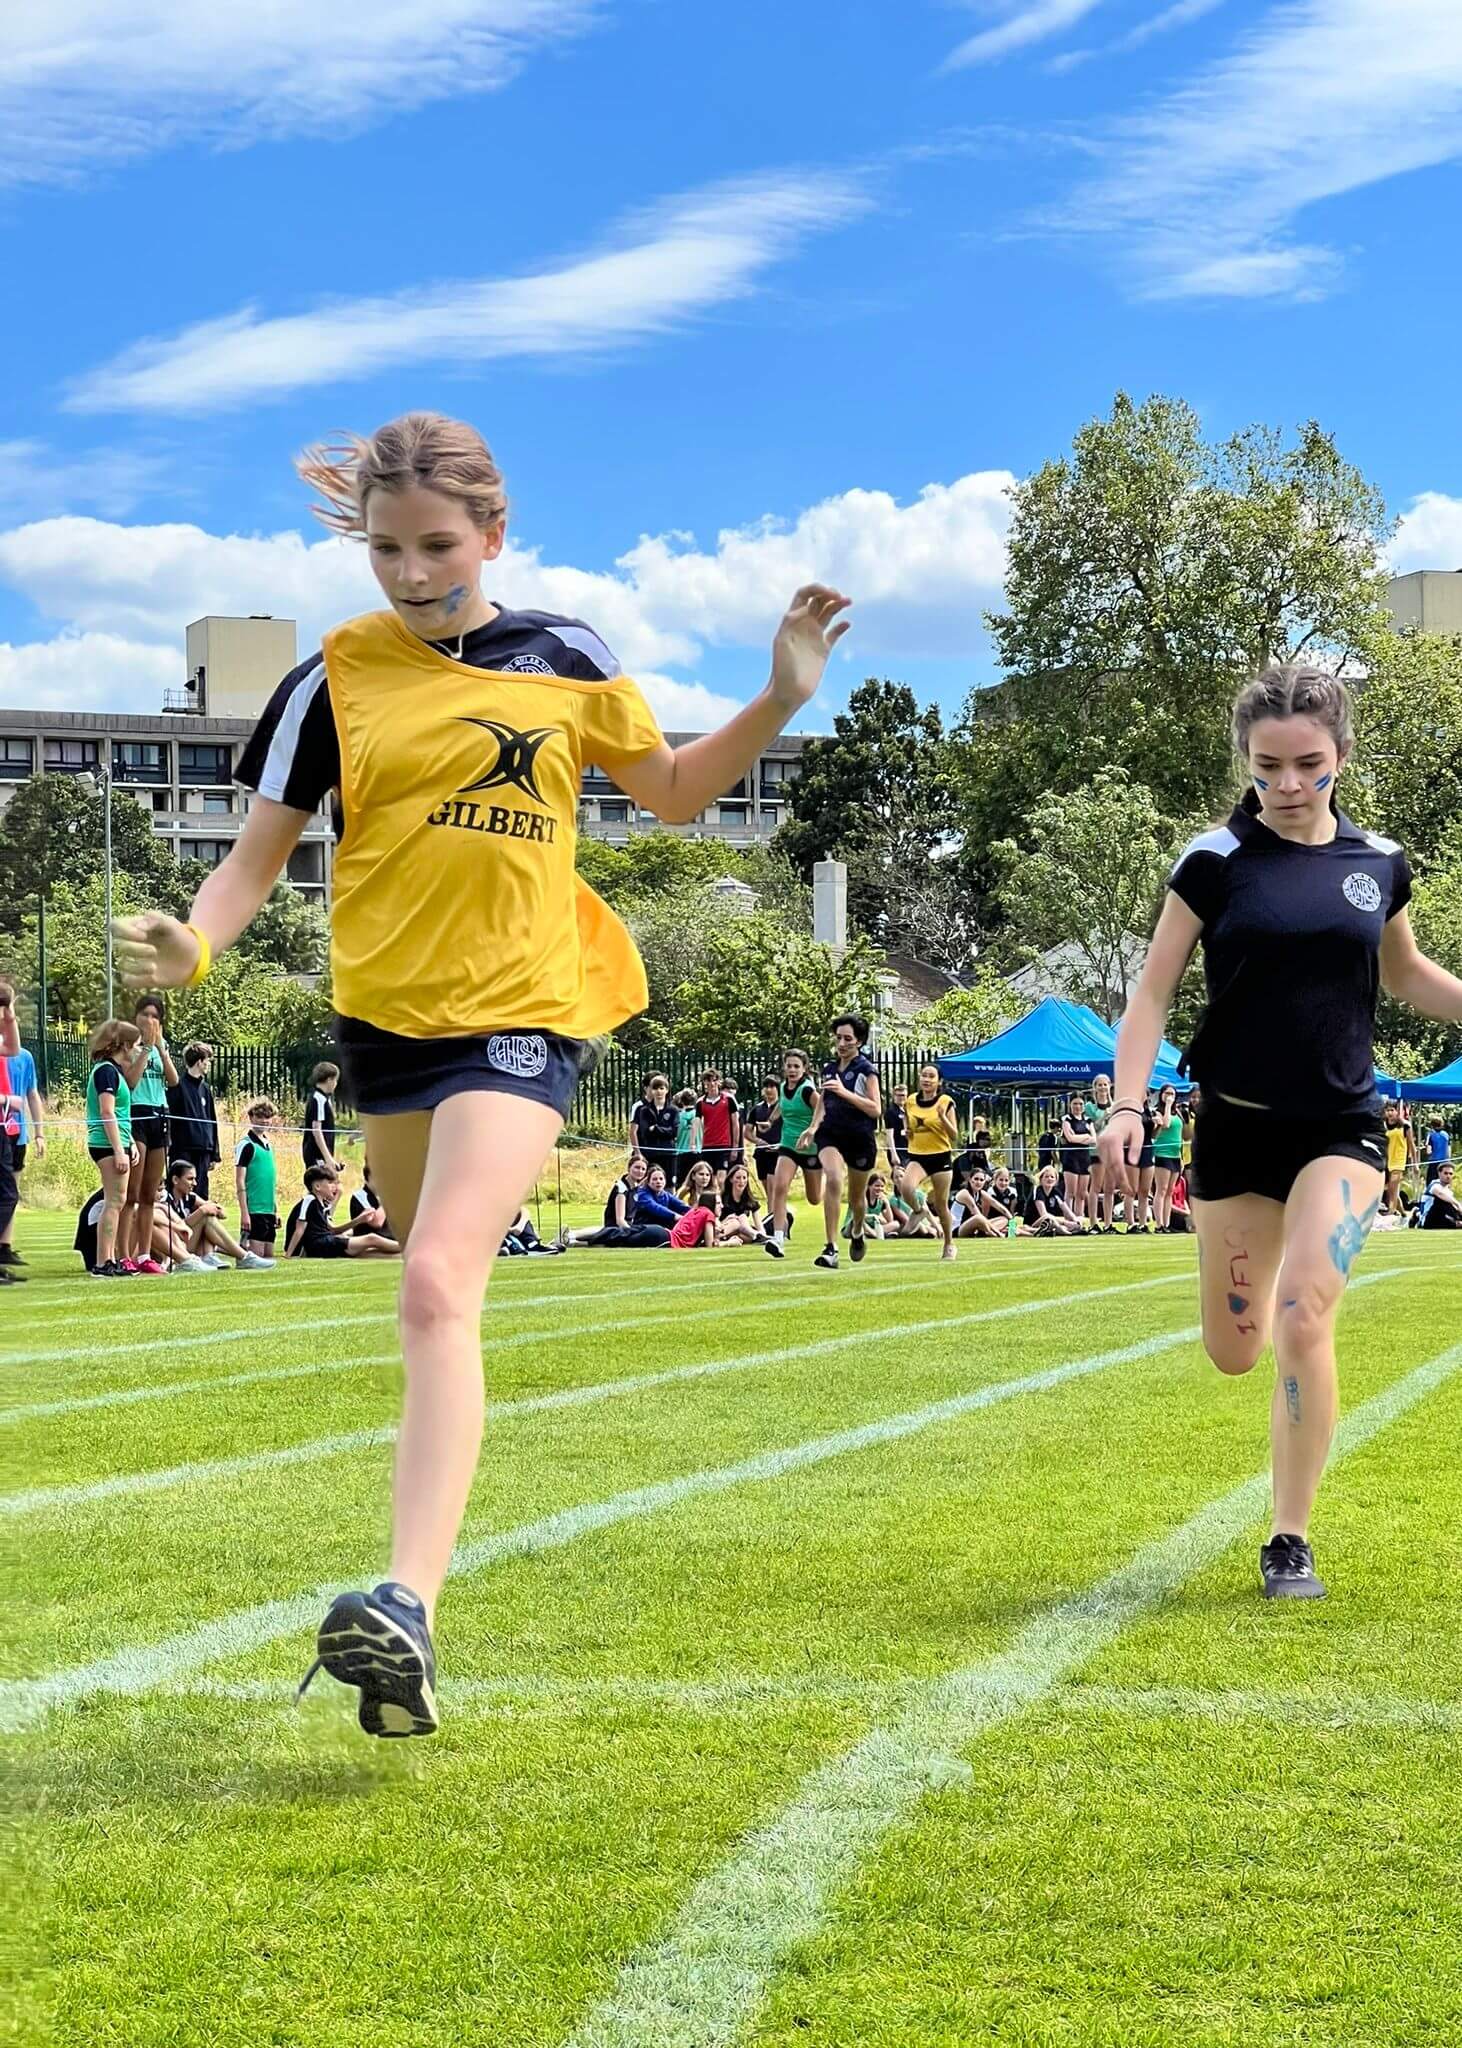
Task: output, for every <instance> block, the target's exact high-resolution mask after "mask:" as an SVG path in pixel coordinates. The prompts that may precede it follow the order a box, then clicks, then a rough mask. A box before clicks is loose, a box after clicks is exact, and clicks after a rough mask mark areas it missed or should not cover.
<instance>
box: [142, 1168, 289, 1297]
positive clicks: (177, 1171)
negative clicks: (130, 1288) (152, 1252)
mask: <svg viewBox="0 0 1462 2048" xmlns="http://www.w3.org/2000/svg"><path fill="white" fill-rule="evenodd" d="M153 1214H154V1217H155V1219H156V1224H155V1227H154V1230H153V1240H154V1242H156V1239H157V1231H158V1229H161V1230H162V1231H163V1232H164V1234H165V1238H166V1242H167V1245H168V1249H169V1256H170V1257H171V1258H172V1261H173V1263H174V1265H175V1266H176V1267H177V1268H178V1271H179V1272H181V1273H202V1272H205V1271H207V1270H209V1269H210V1268H211V1269H212V1270H213V1271H215V1272H217V1271H219V1270H221V1268H222V1266H223V1259H220V1258H219V1256H218V1254H219V1253H220V1252H222V1253H223V1254H224V1257H225V1258H230V1259H232V1260H233V1262H234V1264H235V1265H236V1266H237V1267H238V1268H239V1271H240V1272H242V1273H257V1272H262V1271H264V1270H265V1268H266V1267H269V1266H272V1265H273V1264H274V1261H273V1259H264V1258H261V1257H260V1256H259V1254H258V1253H257V1252H246V1251H245V1250H244V1248H243V1246H242V1245H241V1244H240V1243H239V1242H238V1240H237V1239H236V1238H234V1237H231V1236H230V1235H229V1233H228V1231H227V1230H225V1229H224V1226H223V1210H222V1209H221V1208H220V1207H219V1205H218V1203H217V1202H205V1201H204V1199H203V1197H202V1196H201V1195H200V1194H199V1193H198V1169H197V1167H196V1166H195V1165H194V1164H193V1162H192V1160H191V1159H175V1160H174V1161H173V1162H172V1164H171V1166H169V1168H168V1177H167V1185H166V1186H165V1188H164V1189H163V1194H162V1199H161V1201H160V1202H159V1203H158V1204H157V1207H156V1209H155V1210H154V1211H153Z"/></svg>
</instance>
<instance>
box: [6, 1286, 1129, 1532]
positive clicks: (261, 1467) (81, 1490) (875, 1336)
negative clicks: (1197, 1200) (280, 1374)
mask: <svg viewBox="0 0 1462 2048" xmlns="http://www.w3.org/2000/svg"><path fill="white" fill-rule="evenodd" d="M923 1284H924V1283H923V1282H922V1281H913V1282H899V1283H895V1284H893V1285H891V1286H888V1287H885V1288H883V1289H882V1290H881V1291H880V1296H875V1297H874V1298H875V1299H877V1298H881V1295H887V1294H894V1293H901V1292H903V1291H904V1288H905V1286H910V1285H911V1286H914V1287H919V1288H922V1287H923ZM1163 1284H1164V1283H1163V1282H1162V1281H1153V1280H1138V1281H1132V1282H1128V1283H1126V1289H1136V1288H1140V1287H1154V1286H1161V1285H1163ZM1126 1289H1124V1287H1122V1286H1118V1287H1117V1288H1115V1289H1113V1288H1100V1289H1096V1290H1094V1292H1095V1293H1101V1294H1111V1293H1113V1292H1116V1293H1121V1292H1123V1291H1126ZM872 1293H873V1290H872V1289H869V1290H867V1291H866V1293H865V1294H863V1295H862V1296H861V1297H860V1298H864V1299H866V1298H867V1297H868V1295H871V1294H872ZM812 1298H813V1299H815V1298H816V1296H815V1295H814V1296H813V1297H812ZM1087 1298H1089V1297H1087V1296H1083V1295H1080V1294H1076V1295H1060V1296H1056V1297H1052V1296H1049V1295H1047V1296H1044V1297H1042V1298H1041V1299H1039V1300H1036V1301H1020V1302H1007V1303H1005V1304H1004V1305H1003V1306H1002V1307H1000V1308H984V1309H971V1310H969V1311H968V1312H967V1313H965V1314H964V1315H959V1316H938V1317H927V1318H924V1319H921V1320H920V1321H918V1322H913V1323H894V1324H875V1325H873V1326H871V1327H865V1328H860V1329H858V1330H850V1331H845V1332H843V1333H842V1334H841V1335H839V1336H836V1337H822V1338H814V1339H813V1340H812V1342H811V1343H807V1344H792V1345H780V1346H778V1347H777V1348H776V1349H775V1350H772V1351H759V1352H758V1351H750V1352H747V1351H741V1352H736V1353H734V1354H733V1355H732V1356H730V1357H728V1358H710V1359H702V1360H700V1361H699V1363H697V1364H695V1365H676V1366H667V1367H666V1368H664V1370H663V1371H660V1372H645V1373H635V1374H633V1375H631V1376H629V1377H627V1378H625V1379H618V1380H601V1381H596V1382H595V1383H594V1384H592V1385H589V1386H582V1387H560V1388H557V1389H555V1391H554V1392H553V1393H551V1394H529V1395H525V1396H523V1398H522V1399H520V1400H516V1401H495V1402H491V1403H489V1405H488V1411H487V1413H488V1420H489V1421H490V1422H502V1421H510V1420H511V1419H512V1418H513V1417H514V1416H518V1415H542V1414H545V1413H548V1412H551V1411H552V1410H554V1409H558V1408H583V1407H589V1406H592V1405H593V1404H594V1403H596V1402H599V1401H608V1400H613V1399H615V1398H616V1397H618V1396H622V1395H625V1394H639V1393H644V1392H647V1391H648V1390H649V1389H650V1388H653V1387H668V1386H674V1385H676V1384H677V1383H678V1382H684V1381H687V1380H699V1379H710V1378H712V1377H714V1376H716V1375H719V1374H725V1373H732V1372H748V1371H751V1370H753V1369H754V1368H756V1367H758V1366H764V1365H786V1364H795V1363H797V1362H798V1361H800V1360H802V1359H805V1358H815V1357H820V1356H822V1355H823V1354H824V1353H826V1352H829V1351H840V1350H845V1349H846V1348H847V1347H848V1346H850V1345H856V1344H864V1343H877V1342H879V1341H881V1340H883V1339H886V1338H889V1337H903V1336H913V1335H922V1334H923V1333H924V1332H926V1331H929V1330H937V1329H943V1328H947V1327H948V1326H949V1325H950V1324H952V1323H953V1324H965V1323H990V1322H1002V1321H1005V1320H1006V1319H1008V1318H1011V1317H1015V1316H1026V1315H1035V1314H1037V1313H1039V1312H1041V1311H1043V1310H1045V1309H1053V1308H1060V1307H1064V1306H1066V1305H1067V1304H1068V1303H1070V1302H1072V1301H1081V1300H1084V1299H1087ZM712 1313H714V1314H716V1315H718V1316H719V1315H721V1314H723V1313H724V1311H722V1310H721V1309H716V1310H714V1311H712ZM622 1320H623V1319H622V1318H618V1317H617V1318H615V1320H614V1321H612V1322H608V1323H602V1324H598V1325H589V1326H587V1328H581V1329H580V1330H576V1331H574V1332H572V1333H569V1334H572V1335H573V1336H575V1337H578V1336H580V1335H584V1334H587V1333H588V1330H590V1329H594V1328H598V1329H601V1330H617V1329H619V1328H620V1327H621V1324H622ZM695 1320H696V1318H695V1317H694V1316H677V1317H676V1318H675V1319H674V1321H675V1324H676V1326H677V1327H679V1325H680V1324H682V1323H687V1322H693V1321H695ZM642 1327H646V1328H653V1327H655V1326H654V1325H653V1324H646V1325H643V1326H642ZM554 1334H556V1333H554ZM530 1335H532V1336H541V1335H542V1333H541V1332H533V1333H520V1335H519V1337H518V1338H517V1339H509V1340H508V1341H509V1342H514V1341H516V1342H527V1341H528V1339H529V1336H530ZM391 1356H392V1354H387V1357H388V1359H389V1358H390V1357H391ZM284 1369H285V1370H290V1371H294V1370H297V1368H294V1367H289V1368H284ZM197 1384H199V1385H202V1386H204V1387H207V1388H212V1387H216V1386H220V1385H222V1384H224V1382H223V1381H220V1380H208V1381H202V1382H198V1383H197ZM84 1398H85V1397H79V1401H78V1403H76V1404H72V1405H73V1406H75V1405H80V1402H81V1401H83V1400H84ZM103 1398H104V1397H103V1396H100V1395H97V1396H94V1397H93V1400H94V1401H95V1402H100V1401H101V1400H102V1399H103ZM51 1412H53V1413H54V1412H55V1404H53V1405H52V1411H51ZM63 1412H70V1411H69V1410H66V1411H63ZM4 1419H5V1416H4V1414H3V1413H0V1421H4ZM395 1437H396V1431H395V1428H394V1427H381V1428H375V1429H359V1430H352V1431H349V1432H347V1433H345V1434H337V1435H334V1436H323V1437H318V1438H316V1439H315V1440H314V1441H313V1442H309V1443H300V1444H290V1445H286V1446H284V1447H282V1448H280V1449H276V1450H268V1451H248V1452H243V1453H241V1454H240V1455H239V1456H237V1457H233V1458H212V1459H200V1460H198V1461H196V1462H195V1463H192V1464H188V1465H173V1466H170V1467H167V1468H160V1469H158V1470H155V1471H151V1472H120V1473H109V1474H108V1475H107V1477H106V1478H104V1479H85V1480H76V1481H69V1482H66V1483H64V1484H60V1485H55V1486H34V1487H29V1488H27V1489H26V1490H25V1491H24V1492H22V1493H12V1494H7V1495H4V1496H0V1520H11V1519H13V1518H15V1517H17V1516H21V1515H29V1514H38V1513H43V1512H53V1513H54V1512H57V1511H65V1510H68V1509H74V1508H77V1507H83V1506H90V1505H92V1504H93V1503H96V1502H100V1501H104V1500H111V1499H115V1498H117V1497H118V1496H120V1495H124V1494H139V1493H159V1492H163V1491H165V1490H167V1489H168V1488H170V1487H174V1486H204V1485H209V1484H211V1483H212V1482H213V1481H214V1480H218V1479H234V1478H238V1477H239V1476H240V1475H242V1474H244V1473H247V1472H260V1471H265V1470H267V1469H268V1468H270V1467H271V1466H278V1465H299V1464H307V1463H309V1462H310V1461H312V1460H314V1459H318V1458H333V1457H338V1456H340V1455H342V1454H343V1453H345V1452H348V1451H356V1450H364V1449H367V1448H369V1447H372V1446H374V1445H378V1444H385V1443H393V1442H394V1441H395Z"/></svg>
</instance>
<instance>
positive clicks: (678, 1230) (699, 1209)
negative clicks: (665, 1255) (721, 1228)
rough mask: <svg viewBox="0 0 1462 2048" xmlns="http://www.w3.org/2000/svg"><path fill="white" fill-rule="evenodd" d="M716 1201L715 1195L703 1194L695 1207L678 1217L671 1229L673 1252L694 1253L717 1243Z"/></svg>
mask: <svg viewBox="0 0 1462 2048" xmlns="http://www.w3.org/2000/svg"><path fill="white" fill-rule="evenodd" d="M715 1200H716V1198H715V1196H714V1195H713V1194H709V1193H707V1194H703V1195H702V1196H701V1197H700V1199H699V1200H698V1201H697V1202H696V1203H695V1205H694V1207H692V1208H689V1209H687V1210H686V1212H685V1214H684V1215H683V1216H677V1217H676V1219H675V1221H674V1223H673V1224H672V1225H671V1227H670V1249H671V1251H673V1252H693V1251H698V1250H699V1249H700V1247H701V1246H702V1245H713V1244H714V1243H715V1242H716V1211H715V1206H714V1204H715Z"/></svg>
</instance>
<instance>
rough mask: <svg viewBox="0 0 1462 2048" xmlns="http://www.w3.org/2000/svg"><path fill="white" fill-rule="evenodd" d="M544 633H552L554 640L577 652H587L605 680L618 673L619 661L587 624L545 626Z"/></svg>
mask: <svg viewBox="0 0 1462 2048" xmlns="http://www.w3.org/2000/svg"><path fill="white" fill-rule="evenodd" d="M543 630H544V631H545V632H546V633H552V635H553V637H554V639H555V640H562V642H563V644H564V646H565V647H572V648H573V649H574V651H575V652H576V653H578V654H587V655H588V657H589V659H590V661H592V662H593V664H594V666H595V667H596V668H597V669H599V670H600V671H601V673H602V674H603V675H604V677H605V678H606V680H608V679H609V678H611V677H614V676H617V675H618V674H619V673H620V667H619V663H618V662H617V661H616V660H615V658H614V656H613V655H612V654H611V653H610V651H609V649H608V648H607V647H606V646H605V645H604V642H603V641H602V640H601V639H600V638H599V635H598V634H597V633H593V632H591V631H590V630H589V628H588V627H587V626H571V625H567V624H565V625H561V626H545V627H544V629H543Z"/></svg>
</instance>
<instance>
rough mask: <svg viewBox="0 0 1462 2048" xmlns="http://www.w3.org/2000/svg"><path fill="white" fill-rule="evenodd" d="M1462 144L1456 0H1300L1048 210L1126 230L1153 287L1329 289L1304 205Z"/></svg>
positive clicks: (1145, 119) (1170, 294) (1066, 223)
mask: <svg viewBox="0 0 1462 2048" xmlns="http://www.w3.org/2000/svg"><path fill="white" fill-rule="evenodd" d="M1458 156H1462V25H1459V17H1458V12H1457V0H1295V4H1291V5H1288V6H1284V7H1281V8H1278V9H1277V10H1276V11H1275V12H1273V13H1272V14H1271V15H1269V16H1268V17H1267V19H1265V20H1264V21H1263V22H1261V23H1260V24H1259V25H1258V26H1257V27H1255V28H1253V29H1250V30H1249V31H1248V32H1247V33H1246V34H1245V36H1244V37H1243V39H1242V41H1241V42H1240V44H1239V46H1238V47H1237V48H1236V49H1235V50H1234V51H1233V53H1232V54H1231V55H1229V56H1227V57H1226V58H1224V59H1222V60H1221V61H1219V62H1218V63H1216V64H1214V65H1212V66H1210V67H1209V68H1207V69H1206V70H1204V71H1203V72H1201V73H1200V74H1199V75H1198V76H1197V77H1196V78H1195V79H1194V80H1193V81H1192V82H1191V83H1190V84H1188V85H1186V86H1185V87H1183V88H1182V90H1181V91H1179V92H1177V93H1175V94H1174V95H1172V97H1170V98H1169V99H1168V100H1166V101H1165V102H1164V103H1162V104H1161V105H1159V106H1158V107H1157V108H1156V109H1155V110H1154V111H1153V112H1152V113H1150V114H1145V115H1143V116H1141V117H1140V118H1138V119H1136V120H1133V121H1130V122H1127V123H1125V124H1123V125H1122V126H1121V127H1120V128H1119V130H1118V132H1117V138H1116V143H1115V147H1114V154H1113V161H1112V167H1111V168H1110V169H1109V170H1108V171H1107V172H1106V173H1105V174H1104V175H1102V176H1099V177H1098V178H1097V179H1095V180H1094V181H1093V182H1092V183H1091V184H1090V185H1088V186H1086V187H1085V188H1084V189H1083V190H1081V191H1079V192H1078V193H1077V194H1076V195H1075V197H1074V199H1073V200H1072V202H1071V203H1070V204H1069V205H1068V206H1067V207H1066V208H1064V209H1063V210H1062V211H1061V213H1060V215H1059V216H1057V217H1055V218H1054V219H1053V220H1052V222H1051V223H1050V224H1052V225H1056V226H1059V227H1062V228H1066V229H1076V230H1081V231H1086V232H1094V233H1100V234H1103V235H1108V236H1112V237H1114V238H1120V241H1121V243H1122V245H1123V248H1124V252H1125V254H1126V256H1127V258H1128V260H1129V261H1130V263H1131V266H1132V269H1133V273H1134V276H1135V278H1136V282H1137V287H1138V290H1139V292H1140V293H1141V294H1142V295H1143V296H1146V297H1150V298H1185V297H1202V296H1217V297H1236V298H1237V297H1244V298H1258V297H1286V298H1296V297H1301V298H1302V297H1317V296H1320V295H1321V294H1323V293H1324V292H1326V291H1328V290H1330V289H1331V288H1332V287H1333V286H1334V284H1335V282H1336V280H1337V278H1338V276H1339V273H1340V269H1341V257H1340V255H1339V253H1338V252H1337V251H1336V250H1335V249H1333V248H1331V247H1329V246H1328V245H1327V244H1325V243H1324V242H1321V241H1318V240H1305V241H1301V240H1299V239H1298V238H1296V237H1295V236H1294V235H1293V234H1292V232H1291V224H1292V223H1293V222H1294V221H1295V220H1296V218H1297V217H1298V216H1299V215H1301V214H1302V213H1304V212H1305V211H1306V210H1307V209H1308V208H1311V207H1314V206H1316V205H1318V204H1320V203H1321V202H1323V201H1325V200H1327V199H1333V198H1336V197H1338V196H1339V195H1341V194H1343V193H1346V192H1351V191H1354V190H1356V189H1358V188H1359V187H1362V186H1366V185H1372V184H1377V183H1379V182H1381V181H1382V180H1383V179H1389V178H1395V177H1399V176H1401V175H1402V174H1403V173H1405V172H1408V171H1416V170H1421V169H1424V168H1426V167H1427V166H1429V165H1435V164H1440V163H1443V162H1446V161H1448V160H1450V159H1453V158H1456V157H1458Z"/></svg>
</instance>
